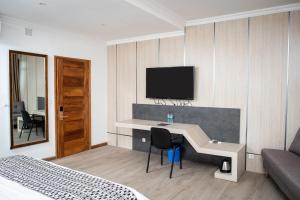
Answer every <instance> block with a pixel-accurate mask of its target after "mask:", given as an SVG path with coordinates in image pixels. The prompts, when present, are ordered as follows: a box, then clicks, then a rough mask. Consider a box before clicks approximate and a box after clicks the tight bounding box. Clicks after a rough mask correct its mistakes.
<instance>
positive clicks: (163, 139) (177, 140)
mask: <svg viewBox="0 0 300 200" xmlns="http://www.w3.org/2000/svg"><path fill="white" fill-rule="evenodd" d="M150 134H151V137H150V138H151V141H150V146H149V152H148V161H147V169H146V173H148V172H149V163H150V156H151V149H152V147H155V148H157V149H160V150H161V151H160V155H161V162H160V164H161V165H163V153H164V150H168V149H172V150H173V156H172V164H171V171H170V178H172V173H173V166H174V158H175V151H176V148H178V147H179V149H180V169H182V144H183V136H180V135H179V136H176V137H174V136H173V135H172V134H171V133H170V131H168V130H167V129H163V128H151V132H150Z"/></svg>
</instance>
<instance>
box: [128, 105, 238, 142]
mask: <svg viewBox="0 0 300 200" xmlns="http://www.w3.org/2000/svg"><path fill="white" fill-rule="evenodd" d="M132 107H133V109H132V112H133V118H134V119H145V120H157V121H166V120H167V114H168V113H169V112H172V113H173V114H174V115H175V120H174V122H179V123H187V124H198V125H199V126H200V127H201V128H202V129H203V131H204V132H205V133H206V134H207V135H208V137H210V138H211V139H216V140H219V141H222V142H232V143H239V141H240V109H232V108H204V107H191V106H166V105H146V104H133V105H132Z"/></svg>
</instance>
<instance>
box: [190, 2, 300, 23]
mask: <svg viewBox="0 0 300 200" xmlns="http://www.w3.org/2000/svg"><path fill="white" fill-rule="evenodd" d="M294 10H300V3H295V4H288V5H283V6H275V7H270V8H264V9H257V10H251V11H246V12H239V13H234V14H228V15H221V16H216V17H209V18H204V19H195V20H190V21H187V23H186V26H196V25H201V24H209V23H214V22H222V21H228V20H234V19H242V18H248V17H256V16H262V15H268V14H274V13H281V12H288V11H294Z"/></svg>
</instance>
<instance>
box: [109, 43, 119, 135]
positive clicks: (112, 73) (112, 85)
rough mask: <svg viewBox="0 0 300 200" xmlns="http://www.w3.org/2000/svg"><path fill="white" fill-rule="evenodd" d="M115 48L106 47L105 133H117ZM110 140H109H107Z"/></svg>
mask: <svg viewBox="0 0 300 200" xmlns="http://www.w3.org/2000/svg"><path fill="white" fill-rule="evenodd" d="M116 119H117V46H116V45H113V46H108V47H107V132H109V133H117V128H116V126H115V122H116ZM108 139H110V138H108Z"/></svg>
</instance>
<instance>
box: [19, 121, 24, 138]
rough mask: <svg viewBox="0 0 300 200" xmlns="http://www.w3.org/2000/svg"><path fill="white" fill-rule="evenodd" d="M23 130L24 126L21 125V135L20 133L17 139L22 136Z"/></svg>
mask: <svg viewBox="0 0 300 200" xmlns="http://www.w3.org/2000/svg"><path fill="white" fill-rule="evenodd" d="M23 129H24V124H23V125H22V128H21V133H20V135H19V138H21V136H22V133H23Z"/></svg>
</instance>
